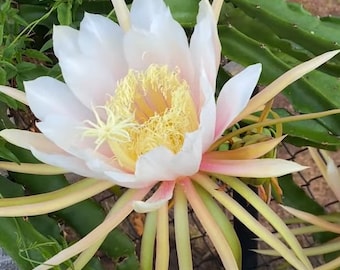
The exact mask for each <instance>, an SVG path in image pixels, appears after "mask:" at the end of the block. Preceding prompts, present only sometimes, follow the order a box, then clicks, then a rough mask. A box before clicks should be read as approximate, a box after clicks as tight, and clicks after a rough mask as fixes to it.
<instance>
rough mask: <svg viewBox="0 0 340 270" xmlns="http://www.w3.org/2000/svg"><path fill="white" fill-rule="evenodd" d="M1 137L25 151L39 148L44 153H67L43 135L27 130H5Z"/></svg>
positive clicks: (0, 134)
mask: <svg viewBox="0 0 340 270" xmlns="http://www.w3.org/2000/svg"><path fill="white" fill-rule="evenodd" d="M0 136H1V137H3V138H4V139H5V140H6V141H8V142H9V143H12V144H14V145H16V146H19V147H21V148H24V149H28V150H29V149H31V147H32V146H33V147H39V150H41V151H43V152H53V153H58V154H64V153H65V152H64V151H63V150H62V149H61V148H59V147H58V146H56V145H55V144H54V143H52V142H51V141H50V140H48V139H47V138H46V136H44V135H43V134H41V133H34V132H30V131H27V130H19V129H4V130H2V131H0Z"/></svg>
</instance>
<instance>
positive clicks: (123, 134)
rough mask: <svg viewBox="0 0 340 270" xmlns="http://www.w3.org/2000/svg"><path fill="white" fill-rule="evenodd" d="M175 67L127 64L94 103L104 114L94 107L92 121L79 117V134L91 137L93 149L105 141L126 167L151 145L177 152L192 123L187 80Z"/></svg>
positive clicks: (193, 127) (194, 116)
mask: <svg viewBox="0 0 340 270" xmlns="http://www.w3.org/2000/svg"><path fill="white" fill-rule="evenodd" d="M179 73H180V71H179V70H178V69H176V70H175V71H170V70H169V69H168V67H167V66H159V65H151V66H149V68H148V69H146V70H145V71H142V72H141V71H135V70H129V72H128V74H127V75H126V76H125V77H124V78H123V79H122V80H121V81H120V82H119V83H118V84H117V88H116V90H115V94H114V96H112V97H110V99H109V100H108V101H107V102H106V104H105V105H104V106H102V107H98V108H100V109H104V111H105V114H106V119H105V120H103V119H102V117H101V116H100V115H99V114H98V111H97V110H96V109H95V108H94V109H93V111H94V115H95V119H96V122H95V123H93V122H91V121H85V124H86V126H87V127H86V128H85V129H86V130H85V132H84V133H83V135H84V136H88V137H96V140H95V143H96V145H97V149H98V148H99V147H100V146H101V145H102V144H103V143H104V142H107V143H108V145H109V146H110V148H111V150H112V152H113V156H114V157H115V158H116V160H117V161H118V162H119V163H120V165H121V166H122V167H124V168H125V169H127V170H131V171H133V170H134V168H135V163H136V160H137V159H138V157H140V156H141V155H143V154H145V153H147V152H149V151H151V150H152V149H154V148H156V147H159V146H164V147H166V148H168V149H169V150H171V151H172V152H173V153H178V152H179V151H180V150H181V148H182V146H183V143H184V138H185V134H186V133H187V132H192V131H194V130H196V129H197V128H198V119H197V113H196V108H195V106H194V103H193V101H192V98H191V93H190V89H189V85H188V84H187V82H186V81H185V80H182V79H181V78H180V76H179Z"/></svg>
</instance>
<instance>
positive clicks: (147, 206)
mask: <svg viewBox="0 0 340 270" xmlns="http://www.w3.org/2000/svg"><path fill="white" fill-rule="evenodd" d="M175 184H176V181H166V182H163V183H161V185H160V186H159V188H158V189H157V190H156V191H155V192H154V193H153V194H152V196H151V197H150V198H149V199H148V200H146V201H145V202H143V201H134V202H133V208H134V210H135V211H136V212H138V213H147V212H151V211H155V210H157V209H159V208H160V207H162V206H163V205H164V204H166V203H168V201H169V200H170V199H171V198H172V196H173V191H174V187H175Z"/></svg>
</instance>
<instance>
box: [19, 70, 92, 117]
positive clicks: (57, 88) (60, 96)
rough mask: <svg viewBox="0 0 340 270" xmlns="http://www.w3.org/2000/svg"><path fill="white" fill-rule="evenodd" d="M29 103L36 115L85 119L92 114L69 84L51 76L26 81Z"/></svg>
mask: <svg viewBox="0 0 340 270" xmlns="http://www.w3.org/2000/svg"><path fill="white" fill-rule="evenodd" d="M24 86H25V91H26V96H27V101H28V104H29V106H30V108H31V110H32V112H33V113H34V115H35V116H36V117H38V118H39V119H40V120H44V119H45V117H46V116H47V115H50V114H54V115H64V116H65V117H68V118H72V119H78V120H79V121H83V120H85V119H89V117H90V116H91V115H92V113H91V112H90V110H89V109H88V108H86V107H85V106H84V105H82V104H81V103H80V102H79V101H78V100H77V98H76V97H75V96H74V95H73V94H72V92H71V91H70V90H69V89H68V87H67V85H66V84H64V83H62V82H60V81H58V80H56V79H53V78H51V77H40V78H37V79H35V80H33V81H28V82H24Z"/></svg>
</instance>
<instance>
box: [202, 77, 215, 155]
mask: <svg viewBox="0 0 340 270" xmlns="http://www.w3.org/2000/svg"><path fill="white" fill-rule="evenodd" d="M200 88H201V93H202V95H203V98H204V101H203V105H202V107H201V112H200V130H201V131H202V143H203V145H202V150H203V153H204V152H205V151H206V150H207V149H208V148H209V147H210V145H211V144H212V143H213V141H214V136H215V125H216V102H215V95H214V91H215V90H214V89H212V86H211V84H210V83H209V81H208V78H207V76H206V75H205V72H204V71H202V75H201V78H200Z"/></svg>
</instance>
